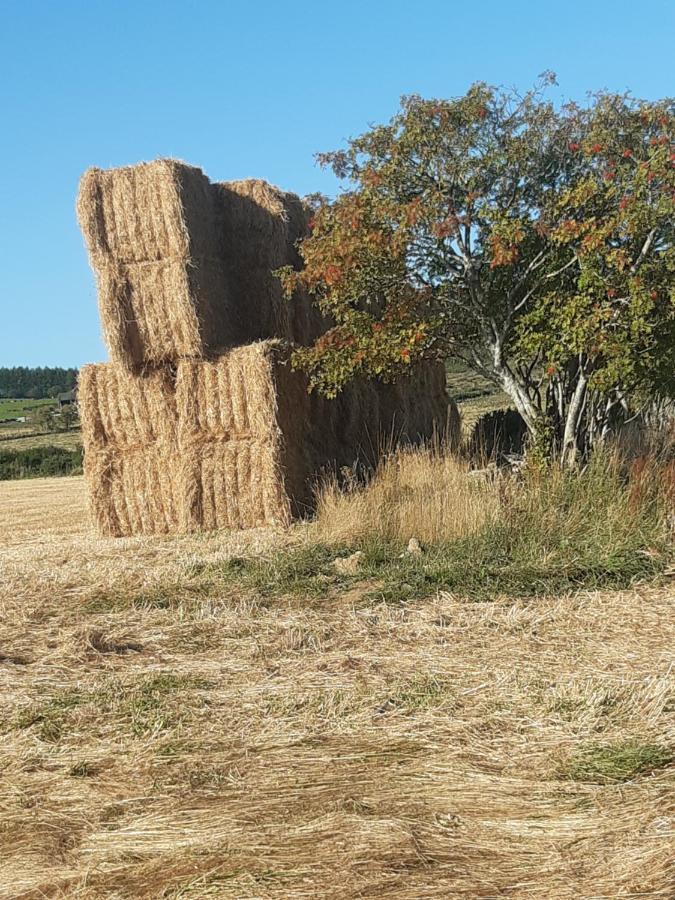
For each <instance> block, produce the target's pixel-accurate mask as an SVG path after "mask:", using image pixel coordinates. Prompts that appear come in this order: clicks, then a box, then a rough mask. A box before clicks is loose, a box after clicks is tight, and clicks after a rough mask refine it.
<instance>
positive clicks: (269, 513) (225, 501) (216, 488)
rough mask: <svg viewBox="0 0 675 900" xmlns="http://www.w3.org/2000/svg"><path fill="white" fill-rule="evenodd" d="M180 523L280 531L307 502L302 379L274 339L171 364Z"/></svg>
mask: <svg viewBox="0 0 675 900" xmlns="http://www.w3.org/2000/svg"><path fill="white" fill-rule="evenodd" d="M176 399H177V407H178V419H179V444H180V456H181V463H182V466H181V475H180V495H181V498H182V506H181V509H182V519H181V524H182V526H183V528H184V529H185V530H187V531H194V530H198V529H204V528H205V529H213V528H251V527H254V526H258V525H287V524H289V522H290V519H291V516H292V514H293V513H294V512H297V511H298V508H299V506H300V505H301V504H303V503H306V502H308V500H309V490H308V487H307V482H308V476H309V470H310V468H311V461H310V459H309V458H308V456H307V453H306V443H305V433H306V428H307V424H308V423H307V417H306V410H307V408H308V398H307V393H306V383H305V379H304V377H303V376H301V375H300V374H298V373H294V372H292V371H291V370H290V367H289V350H288V347H287V346H285V345H283V344H282V343H281V342H277V341H266V342H257V343H254V344H250V345H247V346H245V347H238V348H235V349H233V350H231V351H229V352H228V353H226V354H223V355H222V356H220V357H219V358H218V359H216V360H214V361H212V362H200V361H189V360H183V361H182V362H180V363H179V364H178V372H177V380H176Z"/></svg>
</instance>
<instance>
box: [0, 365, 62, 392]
mask: <svg viewBox="0 0 675 900" xmlns="http://www.w3.org/2000/svg"><path fill="white" fill-rule="evenodd" d="M76 381H77V369H74V368H73V369H62V368H60V367H58V366H57V367H50V366H44V367H43V366H40V367H39V368H35V369H31V368H28V367H27V366H14V367H13V368H11V369H10V368H0V398H2V397H7V398H14V397H28V398H30V399H31V400H39V399H42V398H43V397H56V396H57V395H58V394H62V393H64V392H65V391H71V390H72V389H73V388H74V387H75V383H76Z"/></svg>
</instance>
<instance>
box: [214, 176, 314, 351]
mask: <svg viewBox="0 0 675 900" xmlns="http://www.w3.org/2000/svg"><path fill="white" fill-rule="evenodd" d="M214 187H215V188H216V190H218V191H219V192H220V197H221V202H222V211H223V217H224V219H223V222H224V239H225V253H224V256H225V260H226V262H227V265H228V267H229V273H230V283H231V285H232V289H233V291H234V293H235V295H236V296H237V297H238V298H239V300H240V302H241V303H242V304H244V305H245V306H246V307H247V309H250V321H251V323H252V330H251V336H250V340H256V339H265V338H274V337H277V338H286V339H288V340H291V341H294V342H295V343H297V344H305V345H306V344H310V343H312V342H313V341H314V340H315V339H316V338H317V337H318V336H319V335H320V334H321V333H322V332H323V331H325V327H326V324H325V320H324V318H323V316H322V315H321V313H320V312H319V310H318V309H317V307H316V306H315V305H314V304H313V303H312V301H311V299H310V297H309V295H308V294H307V293H306V292H304V291H301V290H298V291H296V292H295V293H294V295H293V297H292V298H291V299H290V300H289V299H287V298H286V297H285V296H284V294H283V291H282V287H281V282H280V281H279V279H278V278H277V277H275V276H274V275H273V274H272V273H273V272H274V271H275V270H276V269H279V268H281V267H282V266H292V267H293V268H295V269H299V268H300V267H301V265H302V260H301V257H300V253H299V251H298V246H297V245H298V242H299V241H300V240H302V238H304V237H305V236H306V235H307V234H308V231H309V218H310V215H311V212H310V210H309V208H308V207H307V206H305V204H304V203H303V201H302V200H301V199H300V197H298V196H297V194H293V193H290V192H287V191H282V190H280V189H279V188H277V187H275V186H274V185H272V184H269V183H268V182H266V181H263V180H261V179H258V178H248V179H244V180H242V181H225V182H220V183H217V184H215V185H214Z"/></svg>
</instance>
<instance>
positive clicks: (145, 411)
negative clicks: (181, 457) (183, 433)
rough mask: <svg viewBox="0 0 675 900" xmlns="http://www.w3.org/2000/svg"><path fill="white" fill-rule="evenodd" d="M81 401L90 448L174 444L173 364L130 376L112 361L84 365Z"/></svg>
mask: <svg viewBox="0 0 675 900" xmlns="http://www.w3.org/2000/svg"><path fill="white" fill-rule="evenodd" d="M78 401H79V406H80V418H81V421H82V439H83V443H84V448H85V451H86V452H87V453H88V452H89V451H90V450H94V449H106V448H118V449H129V448H136V447H145V446H148V445H149V444H153V443H158V442H163V443H165V444H168V445H169V446H175V443H176V439H177V424H178V423H177V410H176V389H175V374H174V371H173V370H172V369H171V368H168V367H162V368H159V369H151V370H147V371H145V372H143V373H141V374H138V375H134V374H130V373H128V372H127V371H125V370H124V369H120V368H119V367H117V366H114V365H111V364H110V363H97V364H93V365H86V366H83V367H82V368H81V369H80V373H79V379H78Z"/></svg>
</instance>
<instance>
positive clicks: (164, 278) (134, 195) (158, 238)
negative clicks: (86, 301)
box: [77, 159, 323, 369]
mask: <svg viewBox="0 0 675 900" xmlns="http://www.w3.org/2000/svg"><path fill="white" fill-rule="evenodd" d="M77 209H78V217H79V220H80V225H81V227H82V231H83V233H84V236H85V240H86V243H87V247H88V250H89V256H90V260H91V264H92V268H93V269H94V271H95V273H96V277H97V281H98V291H99V307H100V313H101V319H102V323H103V331H104V335H105V339H106V342H107V344H108V347H109V350H110V355H111V358H112V360H113V362H115V363H117V364H118V365H121V366H123V367H125V368H127V369H136V368H138V367H141V366H144V365H147V364H153V365H154V364H160V363H164V362H173V361H176V360H178V359H182V358H194V357H196V358H199V357H207V356H209V355H212V354H215V353H217V352H220V351H221V350H223V349H224V348H227V347H231V346H235V345H237V344H243V343H249V342H251V341H255V340H259V339H263V338H271V337H282V338H287V339H289V340H294V341H296V342H299V343H309V342H311V341H312V340H313V339H314V338H315V337H316V336H317V335H318V334H319V333H320V332H321V330H322V328H323V319H322V317H321V315H320V313H319V312H318V310H316V309H315V307H314V306H313V304H312V303H311V301H310V299H309V297H308V296H307V295H306V294H304V293H302V292H296V295H295V296H294V298H293V299H292V300H291V301H290V302H289V301H287V300H286V298H285V297H284V296H283V293H282V289H281V284H280V282H279V280H278V279H277V278H276V277H275V276H274V275H273V274H272V272H273V270H275V269H277V268H279V267H281V266H285V265H292V266H294V267H297V266H299V265H300V258H299V255H298V251H297V248H296V243H297V241H298V240H299V239H301V238H302V237H303V236H304V234H305V233H306V231H307V221H308V211H307V210H306V209H305V207H304V206H303V204H302V201H301V200H300V198H299V197H297V196H296V195H294V194H289V193H285V192H283V191H280V190H279V189H278V188H275V187H273V186H272V185H269V184H267V183H266V182H264V181H260V180H255V179H249V180H245V181H239V182H227V183H222V184H211V182H210V181H209V180H208V178H207V177H206V175H204V173H203V172H202V171H201V169H197V168H194V167H193V166H188V165H185V164H184V163H180V162H177V161H176V160H169V159H160V160H156V161H155V162H151V163H141V164H140V165H137V166H126V167H123V168H119V169H110V170H107V171H103V170H101V169H96V168H94V169H89V170H88V171H87V172H85V174H84V176H83V177H82V181H81V183H80V192H79V197H78V202H77Z"/></svg>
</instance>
